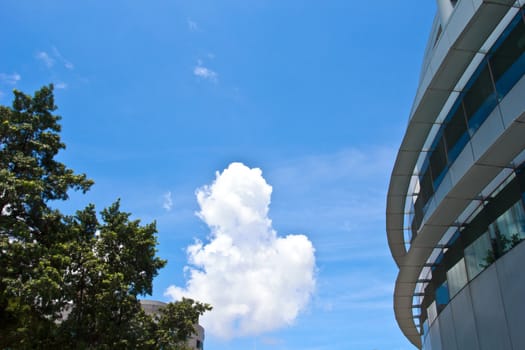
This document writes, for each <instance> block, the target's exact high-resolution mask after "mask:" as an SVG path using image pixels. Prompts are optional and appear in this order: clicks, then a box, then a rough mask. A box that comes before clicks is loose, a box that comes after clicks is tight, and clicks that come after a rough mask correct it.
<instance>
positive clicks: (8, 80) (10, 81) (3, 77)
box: [0, 73, 22, 85]
mask: <svg viewBox="0 0 525 350" xmlns="http://www.w3.org/2000/svg"><path fill="white" fill-rule="evenodd" d="M20 79H22V77H21V76H20V74H18V73H13V74H5V73H0V83H2V84H7V85H15V84H16V83H17V82H19V81H20Z"/></svg>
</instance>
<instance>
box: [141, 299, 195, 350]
mask: <svg viewBox="0 0 525 350" xmlns="http://www.w3.org/2000/svg"><path fill="white" fill-rule="evenodd" d="M140 305H141V306H142V310H144V312H145V313H146V314H148V315H155V314H158V313H159V312H160V310H161V309H162V308H163V307H164V306H165V305H166V303H163V302H162V301H156V300H141V301H140ZM194 328H195V332H196V333H195V334H193V335H192V336H191V337H190V339H188V343H187V345H188V347H189V348H190V349H192V350H202V349H204V328H203V327H202V326H201V325H200V324H196V325H194Z"/></svg>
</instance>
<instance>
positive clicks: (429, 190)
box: [418, 167, 434, 207]
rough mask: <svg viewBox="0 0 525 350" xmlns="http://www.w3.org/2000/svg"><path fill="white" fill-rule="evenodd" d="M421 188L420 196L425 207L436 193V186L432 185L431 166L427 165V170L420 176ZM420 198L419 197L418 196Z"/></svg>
mask: <svg viewBox="0 0 525 350" xmlns="http://www.w3.org/2000/svg"><path fill="white" fill-rule="evenodd" d="M419 181H420V185H421V186H420V189H419V196H420V197H421V200H422V204H423V207H424V206H425V205H426V204H427V202H428V200H429V199H430V197H432V195H433V194H434V188H433V187H432V176H431V175H430V167H427V170H426V171H425V173H424V174H423V176H422V177H421V178H420V180H419ZM418 199H419V198H418Z"/></svg>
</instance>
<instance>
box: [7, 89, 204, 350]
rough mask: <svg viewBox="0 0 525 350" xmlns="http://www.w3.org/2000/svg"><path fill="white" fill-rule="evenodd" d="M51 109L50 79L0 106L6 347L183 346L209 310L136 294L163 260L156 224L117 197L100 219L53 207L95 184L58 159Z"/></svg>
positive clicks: (146, 288)
mask: <svg viewBox="0 0 525 350" xmlns="http://www.w3.org/2000/svg"><path fill="white" fill-rule="evenodd" d="M55 110H56V106H55V104H54V98H53V86H52V85H50V86H47V87H43V88H42V89H40V90H39V91H37V92H36V93H35V94H34V96H33V97H31V96H28V95H25V94H23V93H21V92H18V91H15V92H14V102H13V105H12V107H10V108H9V107H4V106H0V123H1V124H0V211H1V212H0V348H10V349H50V348H54V347H57V346H62V347H64V348H76V349H133V348H140V349H160V348H162V349H179V348H180V346H182V345H181V344H182V343H184V340H185V339H186V338H188V337H189V336H190V335H191V333H192V332H193V331H194V330H193V328H192V327H193V325H194V324H196V323H197V322H198V316H199V315H202V313H204V312H205V311H207V310H210V309H211V308H210V306H209V305H207V304H201V303H199V302H194V301H191V302H190V301H189V299H185V300H183V301H181V302H179V303H170V304H168V305H167V307H166V308H165V309H164V310H163V312H162V313H161V315H160V316H158V317H156V316H155V317H154V316H149V315H146V314H145V313H144V312H143V311H142V309H141V307H140V302H139V300H138V296H140V295H147V294H151V293H152V281H153V278H154V277H155V276H156V275H157V274H158V271H159V269H161V268H162V267H163V266H164V265H165V264H166V261H164V260H162V259H160V258H158V257H157V256H156V248H155V247H156V244H157V241H156V232H157V229H156V226H155V223H151V224H147V225H141V223H140V221H139V220H131V219H130V215H131V214H129V213H125V212H122V211H121V210H120V202H119V201H116V202H115V203H114V204H112V205H111V206H110V207H108V208H106V209H104V210H102V212H101V213H100V216H97V213H96V210H95V206H94V205H89V206H87V207H86V208H84V209H82V210H79V211H77V213H76V214H75V215H72V216H67V215H64V214H62V213H61V212H60V211H58V210H56V209H53V208H52V207H51V204H52V203H53V201H58V200H67V199H68V194H67V193H68V190H80V191H82V192H86V191H87V190H89V188H90V187H91V185H92V184H93V182H92V181H91V180H89V179H88V178H87V177H86V175H84V174H80V175H79V174H75V173H74V171H73V170H71V169H69V168H67V167H66V166H65V165H64V164H62V163H60V162H58V161H57V160H56V159H55V156H56V155H57V154H58V152H59V151H60V150H61V149H64V148H65V145H64V144H63V143H62V142H61V140H60V135H59V133H60V125H59V123H58V122H59V120H60V117H59V116H57V115H54V114H53V111H55ZM99 217H100V220H99ZM190 325H191V327H190ZM170 337H171V338H170ZM176 346H179V348H177V347H176Z"/></svg>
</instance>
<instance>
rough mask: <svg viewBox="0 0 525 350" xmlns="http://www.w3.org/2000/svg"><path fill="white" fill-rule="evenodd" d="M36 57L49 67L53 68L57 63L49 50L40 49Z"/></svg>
mask: <svg viewBox="0 0 525 350" xmlns="http://www.w3.org/2000/svg"><path fill="white" fill-rule="evenodd" d="M36 58H37V59H39V60H40V61H42V62H43V63H44V64H45V65H46V67H47V68H51V67H53V66H54V65H55V59H54V58H52V57H51V56H50V55H49V54H48V53H47V52H45V51H39V52H37V54H36Z"/></svg>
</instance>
